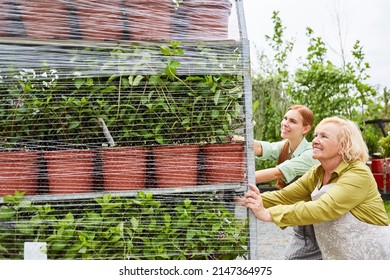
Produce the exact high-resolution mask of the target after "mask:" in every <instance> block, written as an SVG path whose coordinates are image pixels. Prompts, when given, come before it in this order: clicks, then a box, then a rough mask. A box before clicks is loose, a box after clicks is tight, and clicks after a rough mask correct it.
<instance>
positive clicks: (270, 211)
mask: <svg viewBox="0 0 390 280" xmlns="http://www.w3.org/2000/svg"><path fill="white" fill-rule="evenodd" d="M312 146H313V158H315V159H318V160H319V161H320V163H321V165H320V166H317V167H313V168H312V169H311V170H309V171H308V172H307V173H306V174H304V175H303V176H302V177H301V178H299V179H298V180H297V181H296V182H294V183H292V184H290V185H288V186H287V187H285V188H284V189H282V190H278V191H273V192H266V193H263V194H260V192H259V190H258V189H257V188H256V187H255V186H253V185H250V190H249V191H248V192H246V193H245V196H244V197H242V198H240V199H238V203H240V204H242V205H245V206H246V207H247V208H249V209H251V211H252V212H253V214H254V215H255V216H256V217H257V218H258V219H259V220H262V221H265V222H273V223H275V224H276V225H277V226H279V227H281V228H284V227H287V226H295V225H308V224H314V229H315V234H316V238H317V241H318V244H319V246H320V249H321V252H322V256H323V258H324V259H390V226H389V218H388V216H387V213H386V211H385V209H384V204H383V200H382V198H381V196H380V194H379V191H378V188H377V184H376V182H375V179H374V177H373V174H372V173H371V171H370V169H369V168H368V166H367V165H366V161H367V160H368V149H367V146H366V144H365V142H364V140H363V138H362V135H361V132H360V130H359V128H358V127H357V125H356V124H355V123H353V122H352V121H349V120H345V119H342V118H339V117H331V118H326V119H324V120H322V121H321V122H320V123H319V124H318V126H317V127H316V129H315V138H314V139H313V142H312Z"/></svg>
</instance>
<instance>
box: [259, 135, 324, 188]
mask: <svg viewBox="0 0 390 280" xmlns="http://www.w3.org/2000/svg"><path fill="white" fill-rule="evenodd" d="M285 141H286V140H283V141H279V142H272V143H271V142H266V141H260V144H261V147H262V150H263V154H262V156H261V157H259V158H260V159H264V160H266V159H271V160H277V159H278V158H279V155H280V152H281V151H282V148H283V145H284V142H285ZM312 153H313V148H312V146H311V143H310V142H308V141H307V140H306V138H303V139H302V141H301V143H299V145H298V147H297V148H296V149H295V151H294V153H293V154H292V155H291V158H290V159H289V160H286V161H284V162H282V163H280V164H278V165H277V166H276V167H277V168H278V169H279V170H280V172H282V174H283V181H285V182H286V183H287V184H289V183H290V182H292V181H294V180H295V179H296V178H298V177H300V176H302V175H303V174H305V173H306V172H307V171H308V170H309V169H310V168H311V167H313V166H314V165H318V164H319V161H318V160H316V159H313V157H312Z"/></svg>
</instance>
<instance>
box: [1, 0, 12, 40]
mask: <svg viewBox="0 0 390 280" xmlns="http://www.w3.org/2000/svg"><path fill="white" fill-rule="evenodd" d="M0 7H1V9H0V36H1V37H6V36H9V35H10V34H12V33H14V31H13V29H14V28H13V26H12V23H13V19H12V17H13V14H14V13H15V12H14V8H13V5H12V3H10V1H9V0H0Z"/></svg>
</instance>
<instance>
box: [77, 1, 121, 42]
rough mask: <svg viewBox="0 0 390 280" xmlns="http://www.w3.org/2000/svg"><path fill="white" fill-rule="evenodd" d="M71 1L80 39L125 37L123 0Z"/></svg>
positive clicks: (115, 38)
mask: <svg viewBox="0 0 390 280" xmlns="http://www.w3.org/2000/svg"><path fill="white" fill-rule="evenodd" d="M71 3H72V8H73V9H74V12H75V15H76V20H77V26H78V29H77V30H78V33H79V34H78V36H80V39H83V40H120V39H125V20H124V18H123V15H122V0H89V1H85V0H72V1H71Z"/></svg>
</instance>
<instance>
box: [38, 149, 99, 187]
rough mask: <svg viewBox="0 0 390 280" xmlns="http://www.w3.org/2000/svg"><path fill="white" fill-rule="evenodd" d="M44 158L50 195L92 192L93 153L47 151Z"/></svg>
mask: <svg viewBox="0 0 390 280" xmlns="http://www.w3.org/2000/svg"><path fill="white" fill-rule="evenodd" d="M44 158H45V160H46V165H47V176H48V182H49V192H50V193H51V194H71V193H84V192H92V191H93V173H94V158H95V152H94V151H90V150H64V151H49V152H45V154H44Z"/></svg>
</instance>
